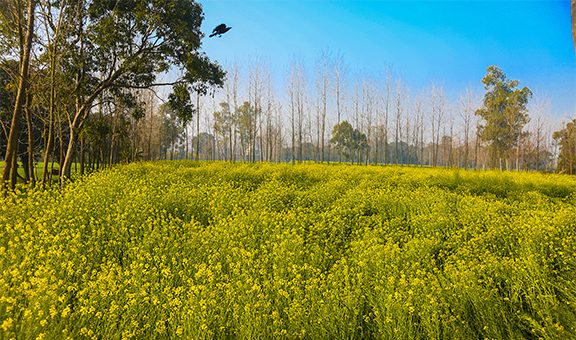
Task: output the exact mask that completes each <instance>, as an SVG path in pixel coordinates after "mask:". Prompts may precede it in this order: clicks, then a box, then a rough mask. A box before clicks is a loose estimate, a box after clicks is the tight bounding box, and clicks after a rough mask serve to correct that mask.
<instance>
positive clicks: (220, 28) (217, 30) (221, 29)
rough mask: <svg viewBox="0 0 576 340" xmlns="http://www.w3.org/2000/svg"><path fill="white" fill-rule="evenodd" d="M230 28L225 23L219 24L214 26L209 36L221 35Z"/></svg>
mask: <svg viewBox="0 0 576 340" xmlns="http://www.w3.org/2000/svg"><path fill="white" fill-rule="evenodd" d="M231 28H232V27H228V26H226V24H220V25H218V26H216V27H215V28H214V30H213V31H212V34H210V37H213V36H215V35H217V36H219V37H221V36H222V34H224V33H226V32H228V31H229V30H230V29H231Z"/></svg>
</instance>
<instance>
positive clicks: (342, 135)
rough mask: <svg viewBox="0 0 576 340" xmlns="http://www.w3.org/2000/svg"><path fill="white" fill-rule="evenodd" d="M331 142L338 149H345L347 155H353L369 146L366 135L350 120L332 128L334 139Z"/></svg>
mask: <svg viewBox="0 0 576 340" xmlns="http://www.w3.org/2000/svg"><path fill="white" fill-rule="evenodd" d="M330 143H332V144H334V145H335V146H336V147H337V148H338V149H340V150H343V151H345V155H346V157H351V156H352V155H353V154H354V152H356V151H362V150H365V149H366V148H367V147H368V139H367V138H366V135H365V134H364V133H362V132H361V131H359V130H358V129H354V128H353V127H352V125H351V124H350V123H348V121H345V120H344V121H342V122H341V123H340V124H336V125H335V126H334V128H333V129H332V139H330Z"/></svg>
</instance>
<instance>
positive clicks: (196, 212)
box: [0, 162, 576, 339]
mask: <svg viewBox="0 0 576 340" xmlns="http://www.w3.org/2000/svg"><path fill="white" fill-rule="evenodd" d="M575 193H576V178H574V177H570V176H560V175H552V174H546V175H545V174H537V173H533V174H528V173H498V172H473V171H462V170H460V171H452V170H446V169H420V168H409V167H364V166H349V165H314V164H308V165H301V166H290V165H272V164H256V165H252V164H238V165H232V164H226V163H194V162H156V163H140V164H131V165H126V166H120V167H117V168H114V169H112V170H108V171H103V172H99V173H96V174H93V175H90V176H87V177H85V178H84V179H82V180H80V181H77V182H75V183H73V184H71V185H69V186H67V187H66V188H64V189H62V190H61V191H58V190H56V189H54V190H48V191H40V190H38V191H25V192H15V193H13V194H11V196H8V197H5V198H0V272H1V273H2V274H0V338H11V337H15V338H35V337H37V336H39V335H43V336H46V337H48V338H65V337H67V336H70V337H73V338H77V337H80V338H84V337H88V338H106V339H107V338H120V337H126V338H131V337H133V338H140V339H142V338H177V337H183V338H190V339H202V338H214V337H216V338H239V339H246V338H272V337H279V338H313V339H329V338H338V339H340V338H358V339H360V338H362V339H364V338H383V339H485V338H490V339H522V338H529V339H536V338H544V339H570V338H576V328H575V327H576V326H575V325H576V305H575V304H576V256H575V254H576V206H575V203H576V201H575V198H576V194H575Z"/></svg>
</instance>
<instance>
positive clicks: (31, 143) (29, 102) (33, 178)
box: [25, 91, 36, 187]
mask: <svg viewBox="0 0 576 340" xmlns="http://www.w3.org/2000/svg"><path fill="white" fill-rule="evenodd" d="M31 106H32V93H30V91H28V95H27V96H26V108H25V112H26V127H27V130H28V152H27V153H28V159H27V161H28V170H29V178H27V181H29V183H30V185H31V186H32V187H34V186H36V176H35V173H34V131H33V129H32V113H31V112H30V110H31Z"/></svg>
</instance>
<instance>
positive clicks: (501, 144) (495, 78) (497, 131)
mask: <svg viewBox="0 0 576 340" xmlns="http://www.w3.org/2000/svg"><path fill="white" fill-rule="evenodd" d="M482 83H483V84H484V88H485V89H486V94H485V95H484V105H483V107H482V108H480V109H478V110H477V111H476V115H478V116H480V117H481V118H482V119H483V120H484V124H483V125H481V126H480V131H479V136H480V138H482V139H483V140H484V141H487V142H489V143H490V150H491V160H492V165H493V166H496V164H497V162H499V161H500V159H503V158H507V157H508V156H509V155H508V152H509V151H510V150H512V148H514V147H515V146H517V145H518V143H519V142H520V137H521V136H522V129H523V128H524V126H525V125H526V124H527V123H528V121H529V118H528V112H527V110H526V104H527V103H528V98H530V97H531V96H532V92H531V91H530V89H529V88H527V87H524V88H522V89H516V87H517V86H518V84H519V83H518V81H517V80H509V79H508V78H507V77H506V75H505V74H504V72H503V71H502V70H501V69H500V68H498V67H497V66H490V67H488V70H487V73H486V76H484V78H482Z"/></svg>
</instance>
